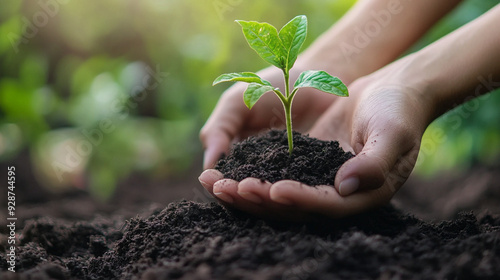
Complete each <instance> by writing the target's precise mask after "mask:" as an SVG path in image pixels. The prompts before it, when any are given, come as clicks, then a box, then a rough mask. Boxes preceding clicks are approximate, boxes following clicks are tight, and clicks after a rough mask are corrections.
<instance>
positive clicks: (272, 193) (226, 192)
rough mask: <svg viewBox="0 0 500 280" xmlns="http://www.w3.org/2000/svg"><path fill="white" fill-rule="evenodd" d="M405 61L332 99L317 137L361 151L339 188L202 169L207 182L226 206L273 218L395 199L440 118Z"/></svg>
mask: <svg viewBox="0 0 500 280" xmlns="http://www.w3.org/2000/svg"><path fill="white" fill-rule="evenodd" d="M404 63H405V62H404V61H403V62H398V63H394V64H393V65H391V66H389V67H386V68H384V69H382V70H380V71H378V72H376V73H374V74H372V75H370V76H368V77H365V78H362V79H359V80H358V81H356V82H354V83H353V85H352V86H351V87H350V97H349V98H344V99H339V100H337V101H336V102H334V103H332V104H331V106H330V108H329V109H328V110H327V111H326V112H325V113H324V114H323V115H322V117H321V118H320V119H319V120H318V121H317V122H316V124H315V125H314V127H313V128H312V129H311V131H310V135H311V136H312V137H317V138H320V139H323V140H339V142H340V144H341V146H343V148H344V149H346V150H350V151H353V152H354V153H355V154H356V155H357V156H356V157H354V158H352V159H351V160H349V161H348V162H346V163H345V164H344V165H343V166H342V167H341V169H340V170H339V172H338V173H337V177H336V179H335V187H334V188H332V187H331V186H326V185H325V186H315V187H310V186H307V185H304V184H302V183H300V182H296V181H291V180H283V181H279V182H276V183H274V184H271V183H269V182H261V181H260V180H259V179H256V178H247V179H245V180H243V181H241V182H237V181H234V180H231V179H223V176H222V174H221V173H220V172H218V171H216V170H213V169H209V170H206V171H205V172H204V173H202V175H201V176H200V178H199V179H200V182H201V183H202V185H203V186H204V187H205V188H206V189H207V190H208V191H209V192H210V193H212V194H214V196H215V197H217V198H218V199H219V200H222V201H224V203H225V204H230V205H232V206H233V207H236V208H238V209H241V210H243V211H246V212H250V213H253V214H256V215H260V216H267V217H269V216H274V217H276V218H287V219H294V220H296V219H307V218H310V217H311V216H312V215H314V214H315V215H317V214H323V215H327V216H330V217H344V216H348V215H352V214H355V213H359V212H361V211H364V210H367V209H369V208H372V207H375V206H378V205H381V204H384V203H387V202H388V201H389V200H390V199H391V198H392V196H393V195H394V193H395V192H396V191H397V190H398V189H399V187H400V186H401V185H402V184H403V183H404V182H405V180H406V178H407V177H408V176H409V174H410V172H411V170H412V169H413V166H414V164H415V161H416V158H417V155H418V150H419V147H420V139H421V137H422V134H423V132H424V130H425V128H426V126H427V125H428V123H429V122H430V121H431V119H432V116H433V106H432V104H431V100H429V99H428V98H426V97H425V96H424V95H423V91H421V90H420V89H419V88H422V87H419V86H418V85H415V86H414V85H410V83H409V82H407V80H406V79H402V78H400V77H398V75H397V74H395V73H398V69H399V67H403V66H404ZM332 183H333V182H332Z"/></svg>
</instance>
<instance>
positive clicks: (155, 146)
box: [0, 0, 500, 199]
mask: <svg viewBox="0 0 500 280" xmlns="http://www.w3.org/2000/svg"><path fill="white" fill-rule="evenodd" d="M354 2H355V1H346V0H339V1H334V0H330V1H327V0H316V1H298V0H293V1H291V0H279V1H265V0H253V1H242V0H142V1H135V0H105V1H69V0H59V1H58V0H40V1H29V0H25V1H4V2H2V4H0V34H1V36H0V62H1V63H0V161H1V162H9V161H12V160H14V159H16V158H17V157H19V155H20V154H22V153H27V154H28V155H29V157H28V160H27V162H26V164H29V165H30V166H31V167H32V169H33V173H34V174H35V176H36V178H37V181H38V183H40V184H41V185H43V186H45V187H47V188H51V189H53V190H65V189H68V188H73V187H79V188H88V189H89V190H90V191H91V192H92V193H93V194H94V195H96V196H97V197H99V198H102V199H106V198H108V197H110V196H111V195H112V194H113V190H114V188H115V186H116V185H117V184H118V182H120V181H123V180H126V179H127V178H128V177H129V176H131V174H137V173H140V174H143V175H146V176H148V177H151V178H160V179H161V178H166V177H168V176H180V177H182V176H187V175H185V173H184V172H185V171H186V170H187V169H188V168H189V167H190V166H191V165H192V164H201V163H200V162H199V159H200V157H201V156H200V155H201V145H200V144H199V141H198V131H199V129H200V128H201V126H202V125H203V123H204V121H205V120H206V119H207V117H208V116H209V114H210V112H211V110H212V109H213V108H214V106H215V104H216V102H217V100H218V97H219V95H220V93H221V88H220V87H217V88H213V87H212V86H211V83H212V81H213V79H214V78H215V77H216V76H217V75H218V74H220V73H225V72H235V71H243V70H246V71H256V70H258V69H260V68H263V67H265V66H266V64H265V62H264V61H262V60H260V59H258V58H257V56H256V55H255V54H254V53H253V52H252V51H251V50H250V49H249V48H248V47H247V45H246V42H245V41H244V38H243V36H242V34H241V30H240V28H239V26H238V25H237V24H235V23H234V22H233V21H234V20H235V19H245V20H257V21H267V22H270V23H271V24H274V25H276V26H282V25H283V24H284V23H286V22H287V21H288V20H289V19H291V18H292V17H294V16H295V15H298V14H305V15H307V16H308V19H309V35H308V39H307V42H306V45H308V44H310V43H311V42H312V41H313V40H314V38H316V37H317V36H319V35H320V34H321V33H322V32H323V31H325V30H326V29H327V28H328V27H329V26H330V25H331V24H332V23H333V22H335V21H336V20H338V19H339V18H340V17H341V16H342V15H343V14H344V13H345V12H346V11H347V10H348V9H349V7H350V6H351V5H352V4H353V3H354ZM497 3H498V1H489V0H483V1H472V0H471V1H465V2H464V3H463V4H462V5H461V6H460V7H459V8H458V9H457V10H456V11H454V12H453V13H452V14H450V15H449V16H448V17H447V18H446V19H444V20H443V21H441V22H440V23H439V24H438V25H437V26H436V27H435V28H434V29H432V30H431V31H430V32H429V33H428V34H427V35H426V36H425V37H424V38H423V39H422V40H421V41H420V42H419V43H418V44H416V45H415V46H414V48H413V49H412V51H414V50H417V49H419V48H421V47H423V46H425V45H427V44H429V43H430V42H432V41H434V40H436V39H438V38H440V37H442V36H443V35H445V34H447V33H449V32H451V31H452V30H454V29H456V28H457V27H459V26H461V25H463V24H465V23H467V22H468V21H470V20H472V19H474V18H476V17H477V16H479V15H480V14H482V13H483V12H484V11H486V10H487V9H489V8H490V7H492V6H494V5H495V4H497ZM471 102H474V103H473V104H469V106H466V107H460V108H458V109H456V110H455V111H452V112H450V113H448V114H447V115H446V116H444V117H442V118H441V119H440V120H438V121H436V122H435V123H433V125H432V126H431V127H430V128H429V129H428V131H427V132H426V136H425V139H424V142H423V143H424V144H425V146H424V147H425V150H423V152H422V153H421V155H420V157H419V163H418V166H417V169H418V170H417V171H418V172H419V173H420V174H426V175H431V174H433V173H434V172H436V171H439V170H442V169H450V168H465V167H467V166H470V165H471V164H474V163H476V162H478V161H486V162H487V161H491V160H494V159H495V158H496V157H497V155H498V154H499V152H500V145H499V143H500V128H499V127H498V120H499V119H500V113H499V111H500V110H498V108H500V106H499V105H500V95H499V94H495V95H490V96H489V97H488V98H485V99H484V100H481V101H477V100H475V101H471ZM464 108H467V109H464ZM19 168H22V167H19Z"/></svg>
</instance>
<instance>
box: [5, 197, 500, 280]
mask: <svg viewBox="0 0 500 280" xmlns="http://www.w3.org/2000/svg"><path fill="white" fill-rule="evenodd" d="M2 245H3V246H5V245H6V243H5V241H2ZM2 249H4V248H2ZM17 252H18V257H17V266H16V269H17V271H18V273H16V274H14V273H10V272H4V273H3V274H1V275H0V276H1V277H0V278H1V279H495V277H497V276H498V275H500V216H493V215H483V216H481V217H479V218H476V217H475V216H474V215H472V214H471V213H462V214H461V215H459V217H458V218H457V219H455V220H453V221H444V222H440V223H428V222H424V221H422V220H419V219H417V218H415V217H413V216H410V215H406V214H403V213H402V212H400V211H398V210H396V209H394V208H393V207H390V206H388V207H385V208H380V209H378V210H374V211H372V212H370V213H365V214H361V215H358V216H355V217H351V218H349V219H344V220H324V221H321V222H320V223H310V224H294V223H286V222H275V221H265V220H261V219H257V218H254V217H251V216H247V215H246V214H244V213H240V212H233V211H231V210H227V209H225V208H223V207H222V206H220V205H218V204H216V203H208V204H206V203H205V204H200V203H195V202H188V201H183V202H180V203H172V204H170V205H169V206H168V207H167V208H165V209H163V210H161V211H160V210H159V209H158V210H155V211H153V213H152V214H151V215H150V216H148V217H145V218H134V219H131V220H129V221H127V222H126V224H125V225H124V223H123V222H122V221H120V219H104V218H96V219H94V220H92V221H89V222H82V221H79V222H66V221H63V220H53V219H49V218H40V219H37V220H32V221H30V222H28V224H27V225H26V227H25V228H24V230H23V232H22V235H21V236H20V246H19V247H18V250H17ZM5 257H6V256H5V254H4V253H3V254H1V260H0V267H1V268H2V270H6V269H7V263H6V261H5Z"/></svg>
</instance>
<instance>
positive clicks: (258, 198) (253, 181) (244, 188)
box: [238, 178, 272, 204]
mask: <svg viewBox="0 0 500 280" xmlns="http://www.w3.org/2000/svg"><path fill="white" fill-rule="evenodd" d="M271 186H272V184H271V183H270V182H268V181H263V180H260V179H257V178H246V179H244V180H243V181H241V182H240V183H239V184H238V194H239V195H240V196H241V197H242V198H244V199H246V200H248V201H251V202H253V203H256V204H263V203H264V201H267V202H269V201H271V197H270V195H269V190H270V189H271Z"/></svg>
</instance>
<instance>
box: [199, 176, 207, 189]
mask: <svg viewBox="0 0 500 280" xmlns="http://www.w3.org/2000/svg"><path fill="white" fill-rule="evenodd" d="M198 181H200V184H201V185H202V186H203V187H204V188H205V189H208V188H209V187H210V185H209V184H208V183H207V182H203V181H202V180H201V179H200V178H198Z"/></svg>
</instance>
